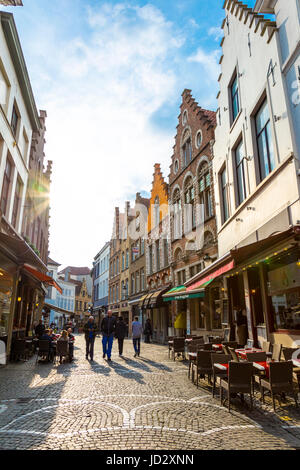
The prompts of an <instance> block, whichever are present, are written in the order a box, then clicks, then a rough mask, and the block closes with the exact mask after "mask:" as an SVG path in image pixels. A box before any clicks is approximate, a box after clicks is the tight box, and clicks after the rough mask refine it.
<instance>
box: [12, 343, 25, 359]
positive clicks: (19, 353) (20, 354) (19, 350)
mask: <svg viewBox="0 0 300 470" xmlns="http://www.w3.org/2000/svg"><path fill="white" fill-rule="evenodd" d="M11 358H12V359H13V360H14V361H17V360H19V359H21V358H23V359H25V360H26V359H28V349H27V348H26V340H25V339H16V340H15V341H14V343H13V347H12V354H11Z"/></svg>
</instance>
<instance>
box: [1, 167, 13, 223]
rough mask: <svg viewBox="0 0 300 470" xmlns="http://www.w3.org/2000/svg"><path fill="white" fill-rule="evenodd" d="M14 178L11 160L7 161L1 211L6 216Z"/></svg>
mask: <svg viewBox="0 0 300 470" xmlns="http://www.w3.org/2000/svg"><path fill="white" fill-rule="evenodd" d="M11 177H12V164H11V163H10V161H9V159H7V160H6V166H5V172H4V177H3V186H2V195H1V211H2V213H3V214H4V215H7V212H8V197H9V191H10V185H11Z"/></svg>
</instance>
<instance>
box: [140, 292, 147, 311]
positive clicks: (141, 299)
mask: <svg viewBox="0 0 300 470" xmlns="http://www.w3.org/2000/svg"><path fill="white" fill-rule="evenodd" d="M147 297H148V294H145V295H143V296H142V297H141V298H140V300H139V307H140V308H143V305H144V302H145V299H146V298H147Z"/></svg>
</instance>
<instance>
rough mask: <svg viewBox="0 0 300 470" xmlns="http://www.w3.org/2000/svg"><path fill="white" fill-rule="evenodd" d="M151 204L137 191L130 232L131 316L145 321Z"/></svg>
mask: <svg viewBox="0 0 300 470" xmlns="http://www.w3.org/2000/svg"><path fill="white" fill-rule="evenodd" d="M149 205H150V200H149V199H147V198H143V197H141V194H140V193H137V195H136V199H135V206H134V209H133V220H132V222H131V224H130V230H129V232H128V236H129V245H130V248H129V251H130V268H129V279H130V296H129V305H130V308H131V318H132V319H133V318H134V317H135V316H139V317H140V320H141V321H143V316H142V308H141V307H142V305H143V302H144V298H145V296H146V293H147V282H146V253H145V241H146V238H147V228H148V225H147V224H148V210H149Z"/></svg>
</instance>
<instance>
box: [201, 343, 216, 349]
mask: <svg viewBox="0 0 300 470" xmlns="http://www.w3.org/2000/svg"><path fill="white" fill-rule="evenodd" d="M201 349H203V350H204V351H213V343H204V344H203V345H202V346H201Z"/></svg>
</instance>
